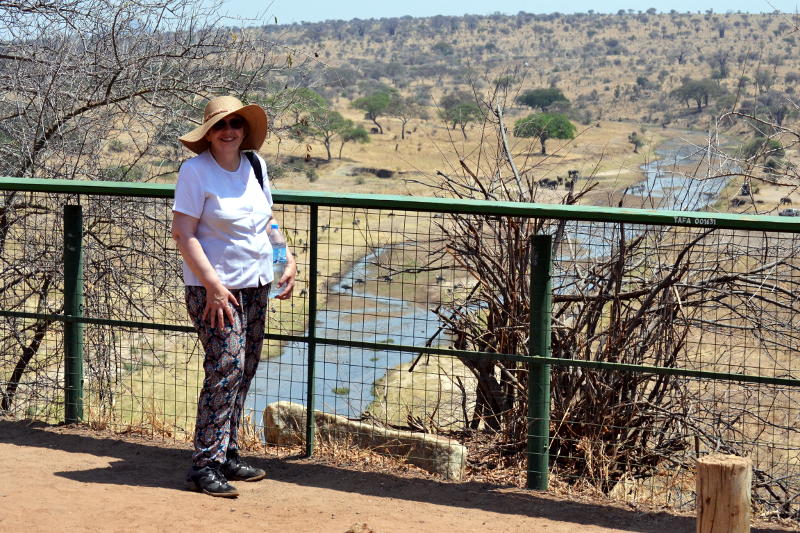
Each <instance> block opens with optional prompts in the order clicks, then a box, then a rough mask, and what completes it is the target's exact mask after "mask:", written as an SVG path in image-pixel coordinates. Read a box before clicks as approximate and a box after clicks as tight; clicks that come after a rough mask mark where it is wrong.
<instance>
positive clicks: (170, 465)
mask: <svg viewBox="0 0 800 533" xmlns="http://www.w3.org/2000/svg"><path fill="white" fill-rule="evenodd" d="M0 443H8V444H13V445H17V446H35V447H42V448H52V449H58V450H63V451H67V452H74V453H83V454H92V455H96V456H101V457H109V458H112V460H111V461H110V463H111V466H110V467H109V468H98V469H89V470H79V471H67V472H56V473H55V475H57V476H61V477H64V478H67V479H71V480H75V481H80V482H83V483H99V484H106V485H127V486H140V487H160V488H166V489H175V490H184V481H183V474H184V473H185V471H186V468H187V465H188V464H189V461H190V456H191V451H190V450H189V449H188V448H187V447H179V446H177V445H175V444H174V443H171V442H170V443H158V442H152V441H144V440H139V439H128V438H127V437H117V436H114V437H110V436H107V435H103V434H95V433H91V432H89V431H87V430H86V429H84V428H70V427H59V426H50V425H47V424H42V423H38V422H25V421H22V422H19V421H8V420H0ZM114 459H116V460H114ZM248 460H249V461H250V462H251V463H253V464H254V465H256V466H259V467H262V468H264V469H266V470H267V471H268V472H269V477H270V478H271V479H272V480H274V481H277V482H280V483H291V484H295V485H298V486H308V487H318V488H326V489H331V490H336V491H342V492H348V493H355V494H365V495H370V496H377V497H386V498H395V499H403V500H407V501H412V502H426V503H430V504H436V505H443V506H449V507H463V508H469V509H480V510H484V511H489V512H493V513H498V514H507V515H517V516H527V517H535V518H547V519H551V520H557V521H561V522H572V523H574V524H575V525H576V527H577V528H579V527H580V525H594V526H600V527H607V528H614V529H622V530H627V531H635V532H652V533H656V532H659V533H660V532H664V531H669V532H671V533H677V532H682V531H686V532H689V531H694V529H695V520H694V518H693V517H686V516H675V515H672V514H669V513H659V512H642V511H638V510H634V509H625V508H620V507H615V506H611V505H602V504H595V503H587V502H571V501H564V500H560V499H558V498H557V497H555V496H551V495H548V494H542V493H536V492H526V491H519V490H514V489H509V487H501V486H497V485H490V484H484V483H474V482H465V483H450V482H441V481H436V480H430V479H420V478H406V477H400V476H395V475H392V474H387V473H380V472H361V471H356V470H347V469H344V468H338V467H335V466H330V465H325V464H319V463H317V462H315V461H313V460H307V459H300V458H296V459H294V458H290V459H269V458H259V457H250V458H248ZM752 531H754V532H760V533H770V532H778V531H786V530H785V529H777V528H775V529H773V528H769V527H767V528H764V527H762V528H756V527H754V528H753V529H752Z"/></svg>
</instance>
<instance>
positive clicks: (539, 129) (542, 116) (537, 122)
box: [514, 113, 575, 155]
mask: <svg viewBox="0 0 800 533" xmlns="http://www.w3.org/2000/svg"><path fill="white" fill-rule="evenodd" d="M514 137H536V138H538V139H539V142H541V144H542V155H547V151H546V149H545V142H546V141H547V139H574V138H575V125H574V124H573V123H572V122H570V121H569V119H568V118H567V117H566V115H563V114H561V113H537V114H535V115H530V116H528V117H526V118H521V119H519V120H518V121H516V122H515V123H514Z"/></svg>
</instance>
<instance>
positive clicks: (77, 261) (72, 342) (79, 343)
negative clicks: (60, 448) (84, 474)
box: [64, 205, 83, 424]
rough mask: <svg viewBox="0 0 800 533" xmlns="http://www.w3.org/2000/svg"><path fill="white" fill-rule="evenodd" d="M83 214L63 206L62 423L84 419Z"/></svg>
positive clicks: (73, 208)
mask: <svg viewBox="0 0 800 533" xmlns="http://www.w3.org/2000/svg"><path fill="white" fill-rule="evenodd" d="M82 241H83V210H82V208H81V206H79V205H66V206H64V314H65V315H66V316H67V320H66V321H65V322H64V422H66V423H67V424H71V423H74V422H80V421H81V420H82V419H83V324H82V323H80V322H76V321H75V320H74V318H79V317H82V316H83V243H82Z"/></svg>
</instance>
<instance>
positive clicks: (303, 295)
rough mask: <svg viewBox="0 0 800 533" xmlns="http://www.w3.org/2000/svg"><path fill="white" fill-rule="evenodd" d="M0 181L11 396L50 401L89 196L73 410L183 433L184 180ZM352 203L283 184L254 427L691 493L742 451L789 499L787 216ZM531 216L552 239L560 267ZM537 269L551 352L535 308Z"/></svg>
mask: <svg viewBox="0 0 800 533" xmlns="http://www.w3.org/2000/svg"><path fill="white" fill-rule="evenodd" d="M2 201H3V203H2V205H0V209H1V210H2V211H1V212H0V261H2V274H1V275H2V277H3V280H2V281H3V283H2V288H0V308H1V309H0V311H2V319H1V320H0V339H1V340H2V346H1V348H2V350H0V386H1V387H2V393H3V397H2V401H3V410H4V411H7V412H10V413H12V414H13V415H15V416H20V417H34V418H39V419H43V420H47V421H59V420H61V419H62V416H63V410H64V387H65V384H64V381H65V378H64V349H63V345H64V339H63V336H64V323H65V321H66V322H67V323H70V321H71V320H72V319H70V318H69V317H64V316H63V314H64V303H63V298H62V294H63V290H64V266H63V265H64V263H63V261H64V258H63V253H64V252H63V227H64V221H63V211H64V206H65V205H67V204H80V205H82V206H83V230H84V236H83V245H84V267H83V271H82V272H83V286H84V309H83V316H84V317H85V319H84V320H83V322H85V323H84V333H83V342H84V345H83V363H84V388H83V402H84V407H85V408H84V415H83V419H84V420H85V421H86V422H88V423H90V424H94V425H97V426H103V427H111V428H114V429H117V430H120V431H124V430H135V431H145V432H149V433H151V434H154V435H159V436H163V437H166V438H180V439H186V438H189V437H190V436H191V434H192V431H193V428H194V417H195V410H196V399H197V395H198V392H199V389H200V387H201V385H202V381H203V370H202V362H203V350H202V348H201V346H200V344H199V341H198V339H197V335H196V334H195V333H194V331H193V329H192V328H191V326H190V323H189V320H188V315H187V312H186V307H185V302H184V287H183V283H182V280H181V261H180V256H179V254H178V252H177V250H176V249H175V245H174V243H173V241H172V238H171V235H170V223H171V212H170V208H171V199H169V198H166V197H163V198H156V197H153V198H144V197H124V196H123V197H115V196H107V195H102V194H83V195H74V194H66V193H60V194H53V193H41V192H39V193H29V192H11V191H6V192H4V193H3V199H2ZM357 204H358V205H361V207H357V206H355V205H353V206H349V207H343V206H341V205H336V202H331V203H330V204H326V203H324V202H311V201H309V202H302V201H298V200H297V199H296V198H295V203H294V204H285V205H283V206H281V207H280V208H279V209H278V211H277V213H276V215H277V217H278V219H279V220H280V222H281V225H282V227H283V229H284V232H285V233H286V235H287V239H288V241H289V245H290V248H291V250H292V251H293V253H294V255H295V256H296V258H297V262H298V278H297V285H296V288H295V293H294V297H293V298H292V299H291V300H287V301H279V300H270V302H269V304H268V313H267V341H266V342H265V344H264V348H263V351H262V358H261V363H260V365H259V368H258V370H257V374H256V377H255V379H254V381H253V383H252V385H251V389H250V393H249V396H248V398H247V400H246V404H245V409H246V413H245V414H246V416H247V418H248V422H247V424H246V436H247V439H249V441H248V442H249V444H251V445H255V446H259V447H261V448H262V449H263V450H265V451H268V452H269V453H281V454H282V453H288V452H289V451H290V450H294V451H296V450H297V448H296V447H297V446H306V448H307V449H308V450H310V449H311V446H312V444H314V443H316V445H317V446H318V447H320V446H321V447H322V449H324V450H325V451H326V453H334V454H336V453H340V452H342V451H346V452H347V453H356V454H361V453H364V454H366V453H371V452H375V451H377V452H380V453H383V454H387V455H392V456H397V457H401V458H402V460H404V461H408V462H410V463H413V464H416V465H417V466H419V467H421V468H423V469H426V470H428V471H431V472H434V473H436V474H439V475H441V476H444V477H446V478H448V479H464V477H465V476H472V478H473V479H481V480H487V481H502V482H513V483H518V484H523V483H524V482H525V478H526V476H528V475H529V474H533V475H537V476H540V477H541V479H544V480H545V484H546V480H547V479H548V477H549V483H550V485H551V486H556V487H561V488H569V490H590V491H592V492H593V493H595V494H597V493H602V494H605V495H607V496H609V497H612V498H617V499H623V500H628V501H642V502H649V503H655V504H659V505H661V504H665V505H673V506H677V507H680V508H684V507H690V506H691V505H693V492H692V491H693V485H692V482H693V481H692V480H693V477H692V476H693V460H694V459H695V458H697V457H698V456H700V455H703V454H706V453H709V452H712V451H724V452H728V453H735V454H740V455H747V456H750V457H751V458H752V459H753V464H754V468H755V470H754V479H755V484H754V492H753V494H754V501H755V502H756V503H757V505H759V506H760V508H761V509H762V510H763V511H764V512H765V513H772V514H776V515H780V516H784V517H795V518H796V517H797V516H798V504H797V496H798V494H799V493H800V468H799V467H798V460H799V459H800V457H798V454H799V453H800V438H799V437H798V427H800V413H798V409H797V407H796V406H797V405H798V400H799V399H800V398H798V394H800V389H798V387H797V384H798V383H797V375H798V372H799V371H800V368H798V366H800V363H799V362H798V361H797V358H796V357H795V356H794V353H795V352H796V351H797V350H798V337H797V335H798V333H797V332H798V324H797V320H798V318H797V316H798V314H797V307H798V290H797V289H798V286H797V285H798V282H800V276H798V260H797V254H798V244H800V243H798V234H797V233H794V232H784V233H782V232H776V231H770V232H767V231H759V230H757V229H736V230H734V229H720V228H717V227H715V226H714V224H713V223H709V222H708V221H707V220H705V219H697V220H696V224H695V225H694V226H692V227H680V226H673V225H661V224H648V223H644V222H641V221H640V222H634V223H624V222H621V221H619V220H616V221H615V220H614V219H613V217H612V216H609V217H607V221H595V222H582V221H576V220H574V217H568V216H566V215H563V216H562V218H551V217H543V216H534V215H533V214H527V215H526V214H524V213H521V212H520V211H514V212H509V213H508V214H503V213H502V212H501V211H502V210H500V209H497V210H495V211H493V210H492V209H490V208H487V210H488V211H487V212H485V213H481V212H477V213H476V212H468V211H467V210H465V211H463V212H459V210H458V209H456V208H454V207H453V206H446V208H444V207H442V205H441V204H434V203H432V204H431V208H430V209H427V210H426V209H422V208H420V207H419V206H418V205H417V206H414V207H413V208H412V207H408V208H400V207H396V206H388V205H382V203H381V202H380V201H368V200H362V201H360V202H357ZM437 205H438V209H435V208H434V207H436V206H437ZM554 211H555V209H554ZM620 216H621V215H620ZM708 220H712V219H708ZM773 229H774V228H773ZM535 235H547V236H550V238H551V242H552V258H553V261H552V273H551V277H550V278H549V282H547V281H546V280H545V279H544V278H542V277H537V276H540V275H539V274H536V272H537V270H536V265H537V257H538V256H537V253H538V252H535V251H534V247H533V246H532V237H533V236H535ZM545 282H547V283H549V286H551V287H552V290H551V291H549V292H548V294H550V298H551V300H552V302H551V305H550V306H549V307H551V309H548V312H550V313H551V316H550V318H549V319H548V320H549V322H547V323H549V324H550V327H551V328H552V334H551V335H550V334H547V333H545V334H544V337H546V338H545V340H546V341H549V349H547V348H546V346H547V342H544V343H541V342H539V341H540V340H541V339H539V340H538V341H536V342H534V340H535V338H537V339H538V338H539V337H542V334H541V331H538V330H537V329H536V328H537V327H541V325H537V323H533V325H532V317H533V316H534V315H537V313H539V311H538V310H536V309H534V308H533V306H534V305H539V304H538V303H536V302H534V301H533V299H532V297H533V296H532V295H533V294H535V293H536V289H537V288H541V284H542V283H545ZM537 343H538V344H537ZM542 346H545V348H542ZM541 357H545V359H536V358H541ZM543 372H544V374H543ZM312 376H313V378H312ZM544 377H546V378H549V382H548V381H547V380H545V379H543V378H544ZM536 387H540V388H541V387H544V388H545V390H543V391H542V390H540V391H539V393H542V392H543V393H544V396H536V394H535V389H536ZM543 407H548V408H549V412H548V410H547V409H544V408H543ZM309 413H313V419H312V420H311V421H309V420H308V415H309ZM537 422H543V424H537ZM537 428H538V429H537ZM542 428H544V430H542ZM542 431H543V433H544V434H541V435H539V434H538V432H542ZM309 437H311V440H309ZM536 437H541V438H543V439H544V440H543V442H544V445H543V447H542V448H541V450H539V451H538V452H536V451H535V449H536V446H532V445H531V443H532V442H533V441H534V440H535V438H536ZM287 446H288V447H287ZM532 450H533V451H532ZM534 452H535V453H540V456H541V454H544V455H545V457H544V459H545V460H544V462H543V463H539V466H531V465H534V463H529V462H527V461H526V459H527V458H528V457H529V456H530V455H531V454H532V453H534ZM526 465H527V466H526ZM541 465H545V466H541ZM534 469H538V470H539V471H533V470H534ZM526 470H527V471H526ZM528 479H529V484H530V478H528Z"/></svg>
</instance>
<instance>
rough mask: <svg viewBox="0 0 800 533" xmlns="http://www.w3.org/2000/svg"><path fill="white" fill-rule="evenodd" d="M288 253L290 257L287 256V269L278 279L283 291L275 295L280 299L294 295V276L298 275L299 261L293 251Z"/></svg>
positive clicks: (286, 298)
mask: <svg viewBox="0 0 800 533" xmlns="http://www.w3.org/2000/svg"><path fill="white" fill-rule="evenodd" d="M287 255H288V256H289V257H287V261H286V269H285V270H284V271H283V276H281V279H280V280H277V283H278V288H279V289H281V292H280V293H279V294H278V295H277V296H276V297H275V298H277V299H278V300H288V299H289V298H291V297H292V291H293V290H294V278H295V277H297V261H295V259H294V256H293V255H292V254H291V253H289V254H287ZM273 283H275V281H273Z"/></svg>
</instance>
